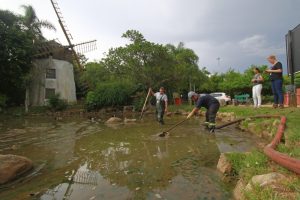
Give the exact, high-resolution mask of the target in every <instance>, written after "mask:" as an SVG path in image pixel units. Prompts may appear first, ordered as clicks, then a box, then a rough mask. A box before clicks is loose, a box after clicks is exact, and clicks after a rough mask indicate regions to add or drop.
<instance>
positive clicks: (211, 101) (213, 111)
mask: <svg viewBox="0 0 300 200" xmlns="http://www.w3.org/2000/svg"><path fill="white" fill-rule="evenodd" d="M188 97H189V99H191V100H192V101H194V102H196V107H195V108H194V109H193V110H192V112H191V113H190V114H189V115H188V116H187V118H188V119H189V118H191V117H192V116H193V115H194V114H195V112H197V111H198V110H199V109H200V108H201V107H204V108H206V109H207V111H206V114H205V116H206V121H205V125H206V127H207V128H208V129H209V131H210V132H211V133H213V132H214V131H215V127H216V116H217V112H218V111H219V108H220V103H219V101H218V100H217V99H216V98H214V97H213V96H211V95H209V94H205V95H200V94H197V93H196V92H193V91H191V92H189V93H188Z"/></svg>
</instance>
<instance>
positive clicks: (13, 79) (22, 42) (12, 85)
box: [0, 10, 33, 104]
mask: <svg viewBox="0 0 300 200" xmlns="http://www.w3.org/2000/svg"><path fill="white" fill-rule="evenodd" d="M32 40H33V35H32V34H31V32H29V31H25V30H24V29H23V25H22V21H21V20H20V17H19V16H17V15H15V14H14V13H12V12H9V11H6V10H0V41H1V42H0V93H2V94H3V95H5V96H7V99H8V103H9V104H20V103H21V102H23V100H24V97H23V96H24V95H20V94H22V93H23V94H24V90H25V87H24V81H25V77H26V75H27V74H28V73H29V70H30V65H31V57H32V52H33V46H32Z"/></svg>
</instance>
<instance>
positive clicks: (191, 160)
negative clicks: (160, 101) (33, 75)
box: [0, 119, 253, 200]
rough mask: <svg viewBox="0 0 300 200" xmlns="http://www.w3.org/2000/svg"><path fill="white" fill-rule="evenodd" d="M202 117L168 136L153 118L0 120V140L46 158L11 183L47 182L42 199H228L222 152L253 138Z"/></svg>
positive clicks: (34, 156)
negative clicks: (218, 128) (114, 122)
mask: <svg viewBox="0 0 300 200" xmlns="http://www.w3.org/2000/svg"><path fill="white" fill-rule="evenodd" d="M177 120H180V119H177ZM145 121H146V120H145ZM198 124H199V122H198V121H190V122H188V123H186V124H185V125H184V126H181V127H178V128H177V129H176V130H174V132H172V135H171V136H170V137H169V138H157V137H155V136H153V135H155V134H156V133H159V132H161V131H162V129H161V127H159V126H158V125H157V124H155V123H153V122H152V121H151V120H149V121H148V122H147V121H146V122H144V123H138V124H136V125H132V126H122V125H119V126H117V127H113V128H112V127H107V126H105V125H101V124H95V123H94V124H93V123H90V122H89V121H76V120H74V121H65V122H60V123H57V122H55V121H50V120H48V121H47V120H42V119H41V121H30V120H27V121H26V123H25V122H21V123H19V124H16V123H15V122H12V124H10V125H7V126H6V127H2V128H1V129H0V138H1V141H0V147H1V149H2V151H3V152H5V153H10V152H11V150H10V146H11V145H12V144H15V143H17V144H18V145H20V148H19V149H18V150H14V151H13V153H15V154H19V155H24V156H27V157H29V158H31V159H32V160H33V161H34V162H35V163H38V162H45V163H46V166H47V167H46V168H45V169H44V170H43V172H42V174H41V175H40V176H39V177H37V178H36V179H33V180H32V181H31V182H29V183H28V184H23V185H19V186H18V187H17V188H15V189H14V192H15V194H16V195H17V197H19V196H18V195H21V196H22V195H23V193H24V191H28V190H29V191H28V192H30V189H28V190H26V188H31V190H32V188H39V187H41V189H40V191H43V190H44V189H45V188H48V189H47V190H46V192H43V193H42V194H41V195H40V197H39V198H40V199H43V200H48V199H49V200H50V199H51V200H52V199H72V200H73V199H74V200H76V199H79V200H81V199H91V200H92V199H157V198H163V199H228V198H230V196H231V195H230V187H228V186H226V185H225V184H224V183H223V182H222V180H221V177H220V174H219V173H218V172H217V171H216V165H217V161H218V158H219V155H220V151H228V150H230V151H240V150H242V151H244V150H245V151H247V150H249V148H252V147H253V142H252V141H253V138H247V139H246V140H245V139H243V137H245V136H244V135H243V133H241V132H239V131H236V130H235V129H227V131H224V132H217V133H216V135H215V136H213V135H211V134H208V133H207V132H205V131H204V130H203V129H202V128H201V127H200V126H199V125H198ZM11 127H14V129H12V128H11ZM19 138H22V139H19ZM9 192H10V191H7V192H6V193H2V194H1V193H0V198H1V199H5V197H8V196H9V195H8V193H9ZM25 195H26V193H25ZM22 197H24V196H22ZM25 197H26V196H25ZM27 198H28V197H27ZM24 199H26V198H24ZM28 199H29V198H28Z"/></svg>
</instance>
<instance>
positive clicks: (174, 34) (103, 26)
mask: <svg viewBox="0 0 300 200" xmlns="http://www.w3.org/2000/svg"><path fill="white" fill-rule="evenodd" d="M56 1H57V2H58V4H59V7H60V9H61V11H62V13H63V16H64V19H65V21H66V24H67V27H68V29H69V30H70V32H71V34H72V36H73V38H74V39H73V41H72V42H73V43H80V42H84V41H88V40H93V39H96V40H97V50H96V51H93V52H90V53H86V54H85V55H86V56H87V57H88V58H89V59H90V60H91V61H93V60H100V59H101V58H103V57H104V56H105V52H108V50H109V49H110V48H112V47H118V46H124V45H126V43H128V41H127V40H126V39H124V38H121V35H122V34H123V33H124V32H126V31H127V30H129V29H135V30H138V31H140V32H141V33H142V34H143V35H144V37H145V38H146V39H147V40H149V41H151V42H155V43H161V44H168V43H170V44H174V45H177V44H178V43H179V42H183V43H184V44H185V46H186V47H187V48H191V49H193V50H194V51H195V53H196V54H197V55H198V57H199V66H200V67H201V68H202V67H206V68H207V69H208V70H209V71H210V72H225V71H227V70H228V69H230V68H233V69H235V70H237V71H241V72H242V71H244V70H245V69H246V68H248V67H249V66H251V65H265V64H268V63H267V61H266V57H267V56H268V55H270V54H275V55H277V56H278V58H279V60H280V61H281V62H282V63H283V65H284V66H286V51H285V34H286V33H287V32H288V30H291V29H293V28H294V27H296V26H297V25H298V24H299V23H300V12H299V8H300V1H299V0H263V1H262V0H99V1H96V0H84V1H74V0H56ZM24 4H25V5H27V4H30V5H32V6H33V7H34V8H35V10H36V12H37V16H38V17H39V18H40V19H43V20H45V19H46V20H48V21H50V22H52V23H53V24H54V25H55V26H56V28H57V31H56V32H54V31H48V30H44V31H43V32H44V34H45V35H46V37H47V38H48V39H56V38H57V39H58V40H59V41H60V42H61V43H62V44H67V41H66V39H65V37H64V35H63V32H62V30H61V29H60V27H59V24H58V20H57V17H56V15H55V12H54V10H53V8H52V5H51V2H50V0H0V9H8V10H11V11H13V12H15V13H19V14H22V13H23V10H22V8H20V5H24ZM217 58H220V59H219V61H218V59H217Z"/></svg>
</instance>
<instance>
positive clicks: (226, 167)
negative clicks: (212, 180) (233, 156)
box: [217, 153, 232, 174]
mask: <svg viewBox="0 0 300 200" xmlns="http://www.w3.org/2000/svg"><path fill="white" fill-rule="evenodd" d="M217 169H218V170H219V171H220V172H221V173H222V174H230V173H231V171H232V165H231V163H230V162H229V161H228V159H227V158H226V155H225V154H224V153H221V155H220V158H219V161H218V165H217Z"/></svg>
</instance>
